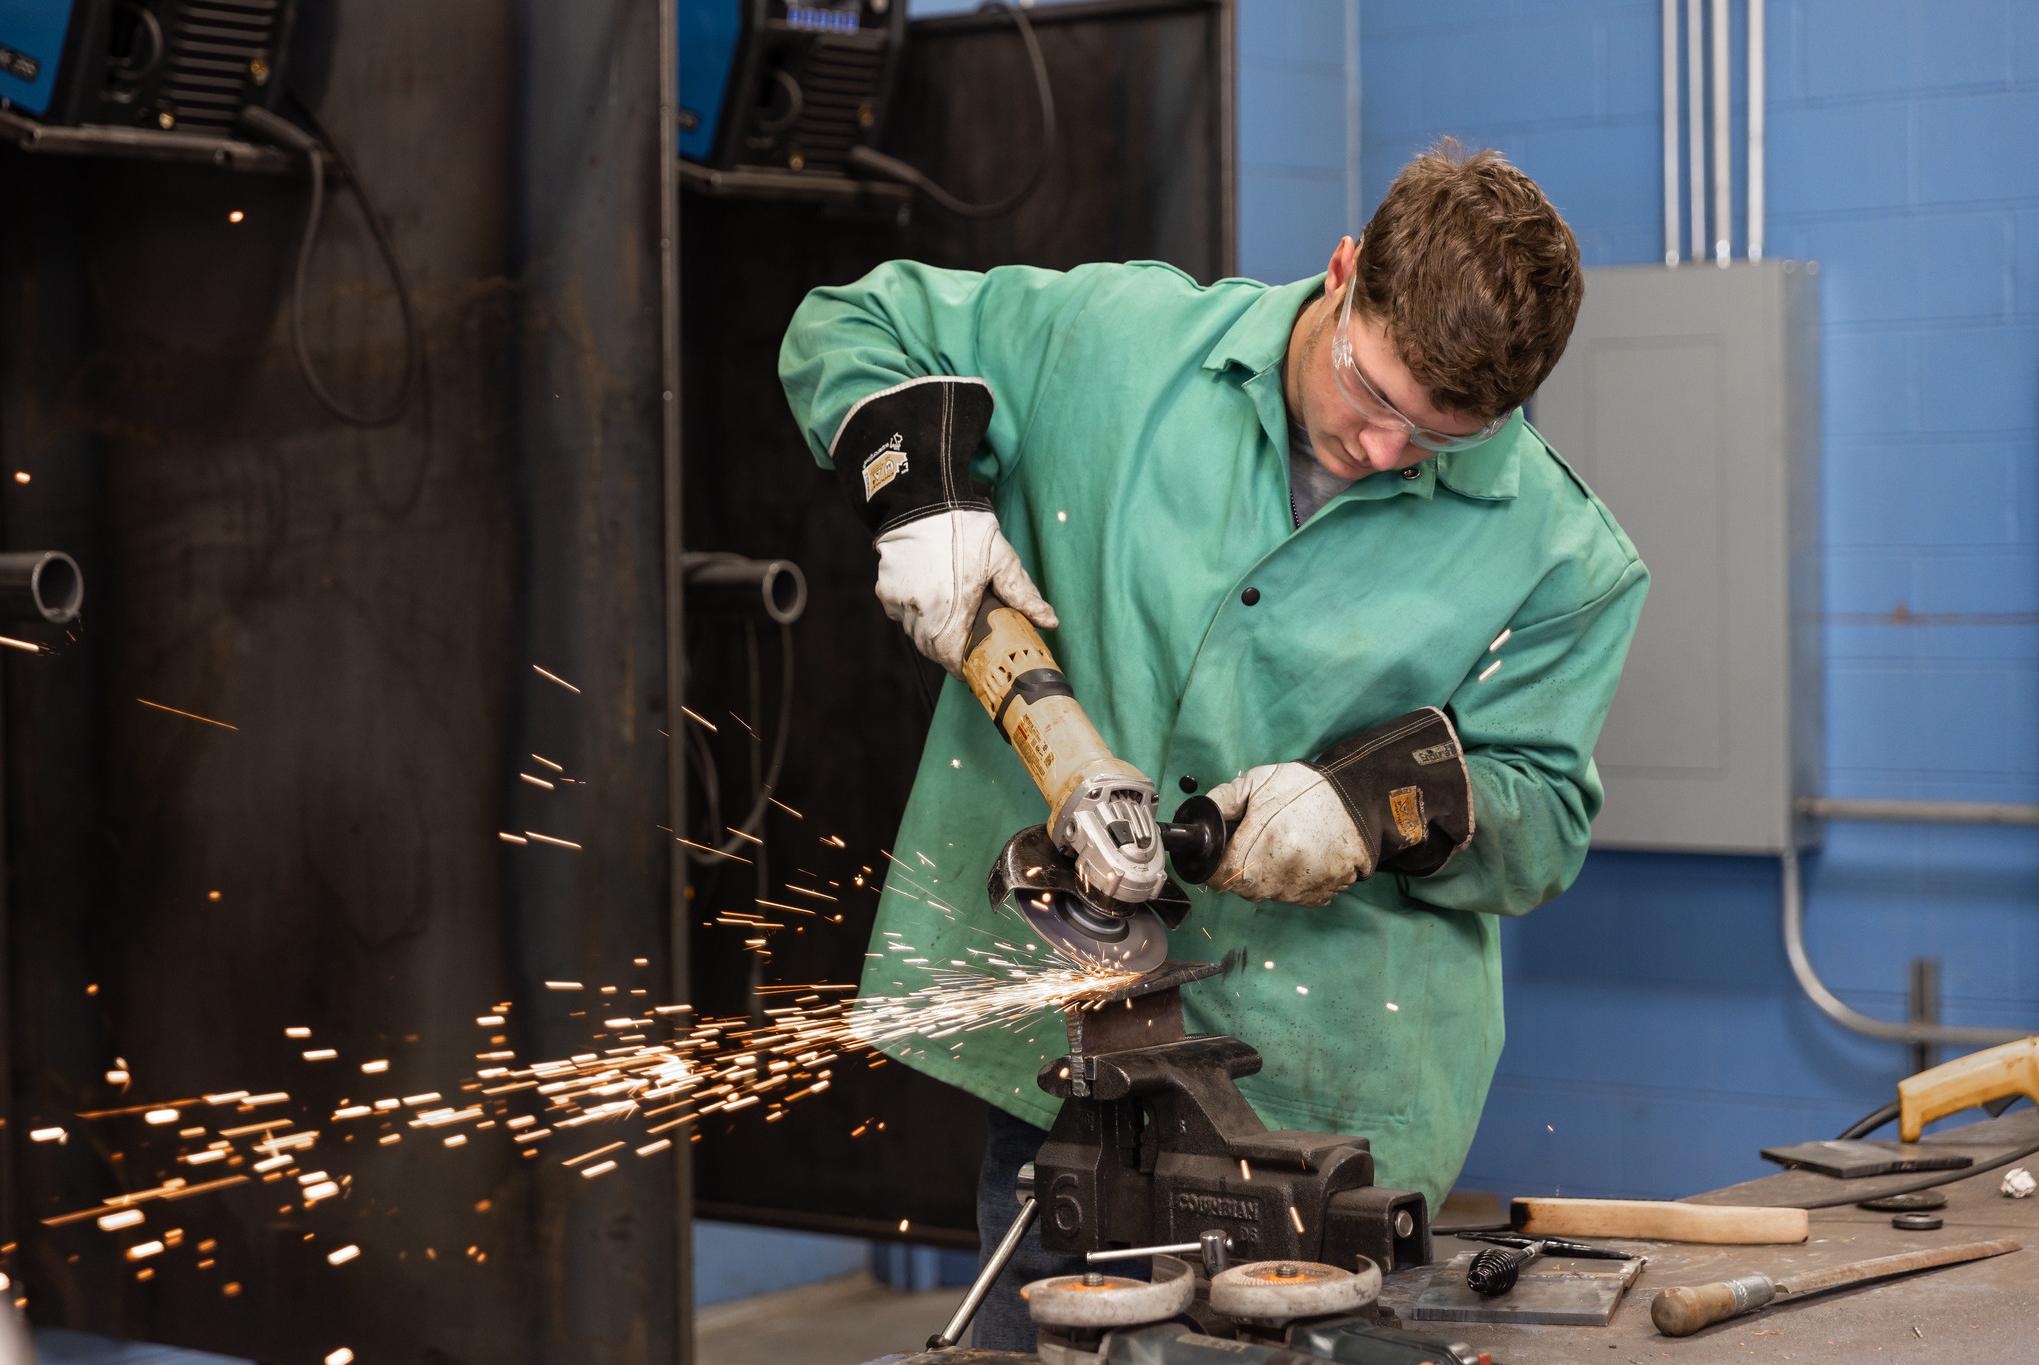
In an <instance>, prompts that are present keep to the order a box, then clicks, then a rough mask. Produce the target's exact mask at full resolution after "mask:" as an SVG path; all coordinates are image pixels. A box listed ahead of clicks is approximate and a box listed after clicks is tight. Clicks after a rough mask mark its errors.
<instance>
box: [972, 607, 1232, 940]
mask: <svg viewBox="0 0 2039 1365" xmlns="http://www.w3.org/2000/svg"><path fill="white" fill-rule="evenodd" d="M963 679H964V681H965V682H967V683H968V684H969V686H970V691H971V693H972V695H974V696H975V697H976V698H977V701H978V703H979V704H980V705H982V706H983V707H984V710H985V712H986V714H988V715H989V716H990V717H991V721H992V724H994V725H996V726H997V727H998V731H999V733H1000V734H1002V735H1004V736H1005V739H1006V742H1007V743H1009V744H1011V745H1012V747H1013V751H1014V752H1015V753H1017V754H1018V755H1019V759H1020V762H1021V764H1023V765H1024V766H1025V768H1026V770H1027V775H1028V776H1029V777H1031V778H1033V780H1034V785H1035V786H1036V787H1039V788H1040V790H1041V795H1042V796H1043V797H1044V798H1045V799H1046V800H1047V802H1048V811H1049V817H1048V823H1047V824H1045V825H1034V826H1030V827H1029V828H1027V829H1023V830H1021V831H1020V832H1019V833H1018V834H1016V835H1014V836H1013V837H1012V839H1011V840H1010V841H1008V842H1007V844H1006V846H1005V848H1004V849H1003V850H1001V851H1000V853H999V855H998V858H997V860H996V862H995V863H994V864H993V866H992V869H991V878H990V887H989V890H990V894H991V899H992V902H993V903H994V904H996V903H998V902H1000V901H1002V900H1004V899H1005V898H1006V897H1007V896H1011V897H1012V899H1013V904H1014V908H1015V909H1017V910H1018V911H1019V913H1020V915H1021V916H1022V917H1023V918H1024V919H1025V920H1026V921H1027V923H1028V924H1029V925H1030V926H1031V927H1032V928H1033V929H1034V931H1035V932H1036V933H1038V934H1040V935H1041V936H1042V938H1044V939H1045V940H1047V942H1048V943H1049V944H1050V945H1052V946H1053V947H1055V948H1056V949H1058V950H1059V951H1061V952H1062V953H1064V954H1065V955H1067V956H1069V957H1071V958H1073V959H1074V960H1076V961H1077V962H1080V963H1082V964H1084V965H1086V966H1095V967H1098V968H1101V969H1105V970H1111V971H1130V972H1145V971H1151V970H1153V969H1154V968H1156V967H1158V966H1160V965H1161V964H1162V962H1164V961H1165V960H1166V959H1167V957H1168V934H1167V930H1168V929H1172V928H1174V927H1176V926H1177V925H1179V924H1181V923H1182V919H1183V916H1184V915H1186V914H1188V913H1189V899H1188V898H1187V897H1186V896H1184V895H1183V893H1182V889H1181V888H1180V887H1178V886H1177V885H1176V884H1175V883H1174V882H1173V881H1171V880H1170V879H1169V876H1168V870H1167V864H1166V855H1167V854H1168V853H1173V854H1174V855H1175V858H1176V865H1177V867H1178V868H1179V869H1180V870H1181V871H1182V873H1183V874H1184V875H1185V876H1187V877H1190V878H1191V879H1192V880H1198V881H1200V880H1202V879H1203V878H1204V877H1208V876H1209V875H1210V873H1211V871H1212V870H1213V869H1215V868H1216V866H1217V864H1218V859H1219V857H1220V856H1221V855H1222V854H1223V852H1224V845H1225V838H1226V836H1227V834H1228V833H1229V831H1228V830H1227V829H1226V827H1225V824H1224V821H1223V820H1222V819H1221V818H1220V817H1219V814H1218V809H1217V807H1216V806H1214V805H1212V804H1211V802H1210V801H1209V800H1207V799H1205V798H1202V797H1197V798H1194V799H1192V800H1190V801H1187V802H1184V803H1183V806H1182V809H1181V810H1179V811H1177V812H1176V814H1177V816H1178V822H1177V823H1175V824H1164V823H1162V822H1161V821H1160V820H1158V819H1157V818H1156V814H1155V812H1156V807H1157V806H1158V805H1159V801H1158V799H1157V797H1156V795H1155V790H1154V783H1153V781H1152V780H1151V779H1149V778H1148V776H1147V775H1146V774H1145V773H1143V772H1141V771H1140V770H1139V769H1138V768H1136V767H1134V766H1133V765H1132V764H1130V763H1127V762H1126V761H1125V760H1123V759H1121V758H1119V757H1118V756H1117V755H1115V754H1113V753H1112V751H1111V746H1110V745H1108V744H1107V743H1106V742H1105V739H1104V736H1103V735H1101V734H1099V733H1098V729H1097V727H1096V726H1095V725H1093V724H1092V723H1091V720H1090V717H1089V716H1088V715H1086V714H1085V713H1084V710H1083V707H1082V706H1081V704H1079V703H1078V702H1077V700H1076V693H1075V691H1074V689H1072V688H1071V687H1070V686H1069V679H1068V678H1067V677H1066V676H1065V675H1064V674H1063V672H1062V667H1061V665H1060V664H1058V663H1056V662H1055V656H1054V655H1053V654H1052V653H1050V652H1049V650H1048V646H1047V644H1046V643H1045V642H1044V641H1043V640H1042V639H1041V636H1040V632H1039V631H1037V630H1035V629H1034V625H1033V622H1031V621H1029V620H1027V618H1026V617H1025V616H1023V615H1021V614H1020V613H1019V612H1018V611H1016V610H1014V609H1013V608H1011V607H1009V606H1007V605H1006V604H1005V603H1004V602H1003V601H1001V600H1000V599H999V598H998V596H997V594H995V593H993V592H991V591H990V590H989V589H987V590H986V591H985V594H984V598H983V600H982V601H981V602H980V603H979V605H978V608H977V617H976V619H975V621H973V622H972V623H971V626H970V635H969V638H968V640H967V641H966V643H965V644H964V646H963ZM1164 926H1165V927H1164Z"/></svg>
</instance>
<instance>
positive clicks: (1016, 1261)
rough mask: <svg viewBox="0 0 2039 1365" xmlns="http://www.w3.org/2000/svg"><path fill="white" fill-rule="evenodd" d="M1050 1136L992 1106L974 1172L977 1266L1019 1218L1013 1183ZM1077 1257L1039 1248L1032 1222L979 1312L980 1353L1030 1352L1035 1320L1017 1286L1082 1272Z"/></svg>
mask: <svg viewBox="0 0 2039 1365" xmlns="http://www.w3.org/2000/svg"><path fill="white" fill-rule="evenodd" d="M1047 1140H1048V1135H1047V1134H1046V1133H1044V1132H1042V1131H1041V1130H1040V1129H1038V1128H1036V1127H1034V1126H1033V1125H1032V1124H1031V1123H1028V1122H1026V1121H1025V1120H1024V1119H1016V1118H1014V1117H1013V1116H1012V1115H1010V1114H1008V1113H1006V1112H1005V1111H1004V1110H1003V1109H1000V1108H998V1107H997V1106H996V1105H993V1106H992V1108H991V1119H990V1123H989V1124H988V1125H987V1126H986V1129H985V1134H984V1168H983V1170H982V1171H980V1172H979V1173H978V1176H977V1247H978V1250H977V1257H978V1259H977V1264H978V1265H980V1266H981V1265H983V1264H984V1262H985V1261H987V1260H989V1259H990V1258H991V1249H992V1248H993V1247H995V1246H997V1245H998V1239H999V1238H1001V1237H1003V1236H1005V1230H1006V1229H1007V1228H1009V1227H1011V1226H1012V1220H1013V1219H1014V1218H1016V1217H1018V1216H1019V1201H1018V1200H1017V1199H1015V1198H1014V1197H1013V1185H1014V1183H1015V1182H1016V1181H1017V1180H1018V1179H1019V1168H1020V1167H1022V1166H1024V1165H1026V1164H1027V1163H1028V1162H1029V1161H1032V1160H1033V1159H1034V1156H1035V1154H1036V1153H1038V1152H1039V1151H1040V1150H1041V1144H1042V1143H1043V1142H1046V1141H1047ZM1082 1273H1083V1258H1082V1257H1081V1256H1058V1255H1054V1254H1051V1253H1050V1252H1048V1251H1045V1250H1043V1249H1042V1247H1041V1224H1040V1222H1039V1220H1038V1219H1037V1220H1035V1222H1034V1225H1033V1226H1032V1227H1031V1228H1029V1229H1027V1235H1026V1236H1025V1238H1023V1239H1022V1240H1021V1241H1020V1244H1019V1249H1018V1250H1017V1251H1015V1252H1013V1254H1012V1259H1011V1260H1010V1261H1008V1262H1006V1265H1005V1269H1004V1271H1003V1272H1001V1273H1000V1275H999V1277H998V1279H997V1281H996V1282H995V1283H993V1285H992V1286H991V1292H990V1293H989V1294H986V1295H985V1296H984V1303H983V1305H982V1306H981V1307H980V1308H978V1310H977V1323H976V1329H975V1331H973V1332H972V1334H971V1344H972V1345H974V1346H976V1347H977V1348H978V1349H979V1350H983V1351H1031V1350H1033V1349H1034V1324H1033V1320H1032V1319H1031V1318H1029V1317H1028V1316H1027V1306H1026V1304H1025V1303H1024V1302H1023V1301H1022V1300H1021V1299H1020V1294H1019V1292H1020V1286H1022V1285H1024V1284H1028V1283H1031V1282H1032V1281H1034V1280H1045V1279H1047V1278H1048V1277H1049V1276H1051V1275H1080V1274H1082Z"/></svg>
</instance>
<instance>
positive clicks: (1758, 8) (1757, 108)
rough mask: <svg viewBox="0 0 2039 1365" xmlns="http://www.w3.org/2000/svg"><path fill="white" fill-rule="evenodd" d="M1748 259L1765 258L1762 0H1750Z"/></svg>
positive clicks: (1757, 259)
mask: <svg viewBox="0 0 2039 1365" xmlns="http://www.w3.org/2000/svg"><path fill="white" fill-rule="evenodd" d="M1748 193H1749V248H1748V249H1749V259H1750V260H1752V261H1760V260H1762V259H1763V0H1749V192H1748Z"/></svg>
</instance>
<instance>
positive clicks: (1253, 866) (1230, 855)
mask: <svg viewBox="0 0 2039 1365" xmlns="http://www.w3.org/2000/svg"><path fill="white" fill-rule="evenodd" d="M1210 797H1211V800H1212V801H1213V802H1215V803H1216V805H1217V807H1218V811H1219V813H1220V814H1222V815H1223V816H1224V817H1225V821H1226V823H1227V824H1234V825H1236V828H1234V829H1233V831H1232V837H1231V839H1230V840H1229V841H1227V843H1226V845H1225V856H1224V858H1223V860H1221V861H1220V862H1219V863H1218V870H1217V871H1216V872H1213V873H1212V874H1211V879H1210V880H1209V881H1208V882H1206V883H1205V885H1207V886H1209V887H1210V888H1211V890H1213V891H1225V892H1229V893H1231V894H1232V895H1234V896H1244V897H1245V898H1246V899H1247V900H1250V901H1283V902H1286V903H1287V904H1289V905H1329V904H1330V903H1331V898H1332V897H1333V896H1336V895H1337V894H1338V893H1339V892H1340V891H1343V890H1344V889H1345V888H1346V887H1348V886H1351V885H1352V884H1353V883H1354V882H1356V881H1358V880H1359V879H1360V878H1361V877H1366V876H1371V875H1373V856H1372V854H1371V852H1370V851H1369V850H1368V848H1367V846H1366V841H1365V840H1364V839H1362V838H1361V837H1360V833H1359V827H1358V826H1357V825H1355V824H1353V822H1352V816H1351V815H1350V814H1349V813H1348V812H1347V811H1346V809H1345V802H1344V800H1343V798H1341V797H1340V796H1339V795H1338V790H1337V788H1335V787H1333V786H1332V785H1331V781H1330V779H1329V778H1327V777H1325V776H1324V774H1323V773H1321V772H1318V771H1317V770H1316V769H1315V768H1313V767H1311V766H1310V765H1309V764H1307V763H1268V764H1263V765H1262V766H1260V767H1258V768H1248V769H1247V770H1246V771H1245V772H1244V773H1243V774H1241V775H1240V776H1238V777H1235V778H1233V779H1232V780H1231V781H1230V782H1226V783H1222V784H1220V785H1218V786H1216V787H1213V788H1211V792H1210Z"/></svg>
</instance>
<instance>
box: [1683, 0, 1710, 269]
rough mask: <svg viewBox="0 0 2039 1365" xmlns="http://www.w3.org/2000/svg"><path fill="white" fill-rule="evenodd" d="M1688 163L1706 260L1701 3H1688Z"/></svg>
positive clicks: (1696, 240) (1695, 246)
mask: <svg viewBox="0 0 2039 1365" xmlns="http://www.w3.org/2000/svg"><path fill="white" fill-rule="evenodd" d="M1685 160H1686V175H1687V177H1688V179H1689V181H1690V184H1689V185H1688V186H1687V189H1686V198H1687V199H1689V200H1690V201H1691V203H1690V206H1689V207H1688V209H1687V212H1688V213H1689V214H1690V215H1691V219H1692V250H1691V251H1690V252H1688V253H1687V254H1688V255H1689V256H1690V257H1691V258H1692V259H1693V260H1695V261H1703V260H1705V259H1706V42H1705V33H1704V31H1703V30H1702V29H1701V27H1700V22H1699V0H1685Z"/></svg>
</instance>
